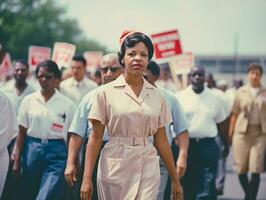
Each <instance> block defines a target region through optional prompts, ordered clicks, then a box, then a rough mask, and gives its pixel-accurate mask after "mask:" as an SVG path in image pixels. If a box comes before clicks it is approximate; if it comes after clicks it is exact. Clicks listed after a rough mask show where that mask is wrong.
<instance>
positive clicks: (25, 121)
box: [18, 97, 30, 128]
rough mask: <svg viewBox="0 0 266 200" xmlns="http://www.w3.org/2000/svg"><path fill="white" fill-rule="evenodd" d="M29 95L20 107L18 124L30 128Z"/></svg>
mask: <svg viewBox="0 0 266 200" xmlns="http://www.w3.org/2000/svg"><path fill="white" fill-rule="evenodd" d="M28 99H29V98H27V97H25V98H24V99H23V100H22V102H21V104H20V107H19V111H18V124H19V125H21V126H23V127H25V128H28V127H29V118H28V105H29V104H30V103H29V102H28Z"/></svg>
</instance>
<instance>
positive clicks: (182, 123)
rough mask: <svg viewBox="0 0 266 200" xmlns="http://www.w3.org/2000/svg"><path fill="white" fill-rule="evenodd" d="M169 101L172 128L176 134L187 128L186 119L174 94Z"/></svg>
mask: <svg viewBox="0 0 266 200" xmlns="http://www.w3.org/2000/svg"><path fill="white" fill-rule="evenodd" d="M171 102H172V110H171V114H172V117H173V129H174V132H175V133H176V134H177V135H178V134H180V133H182V132H184V131H185V130H187V129H188V121H187V118H186V116H185V113H184V111H183V109H182V107H181V105H180V103H179V101H178V100H177V98H176V97H175V96H172V98H171Z"/></svg>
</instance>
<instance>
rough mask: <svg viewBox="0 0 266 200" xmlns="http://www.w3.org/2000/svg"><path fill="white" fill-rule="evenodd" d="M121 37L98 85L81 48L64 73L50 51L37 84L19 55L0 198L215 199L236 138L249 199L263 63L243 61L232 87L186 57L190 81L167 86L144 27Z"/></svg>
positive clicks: (258, 164)
mask: <svg viewBox="0 0 266 200" xmlns="http://www.w3.org/2000/svg"><path fill="white" fill-rule="evenodd" d="M119 43H120V50H119V53H118V54H117V53H108V54H106V55H104V56H103V58H102V60H101V65H100V68H99V70H97V71H96V72H97V77H99V75H100V80H99V78H97V80H98V81H97V83H96V82H95V81H93V80H92V78H90V77H87V76H86V60H85V59H84V57H83V56H80V55H75V56H74V57H73V59H72V62H71V66H70V77H68V78H64V77H62V74H61V71H60V70H59V68H58V66H57V64H56V63H55V62H54V61H52V60H45V61H43V62H41V63H39V64H38V65H37V68H36V71H35V77H36V81H37V82H38V83H37V84H36V83H35V84H33V82H34V81H33V80H34V79H33V80H30V79H29V78H28V76H29V65H28V63H27V62H26V61H24V60H16V61H14V62H13V79H12V80H10V81H8V82H6V83H4V84H2V86H1V87H0V105H1V111H0V112H1V114H0V118H1V120H0V197H1V199H2V200H13V199H25V200H34V199H37V200H60V199H62V200H78V199H81V200H87V199H93V200H94V199H101V200H111V199H114V200H117V199H119V200H120V199H121V200H126V199H127V200H133V199H141V200H143V199H144V200H146V199H149V200H150V199H154V200H155V199H158V200H163V199H176V200H182V199H185V200H215V199H217V196H219V195H222V194H223V190H224V182H225V161H226V157H227V156H228V154H229V149H230V146H231V145H232V150H233V157H234V161H235V166H236V172H237V173H238V176H239V182H240V185H241V186H242V188H243V191H244V193H245V197H244V198H245V200H255V199H256V196H257V192H258V189H259V183H260V173H262V172H263V170H264V156H265V151H266V123H265V122H266V89H265V88H263V86H262V85H261V79H262V75H263V68H262V67H261V66H260V65H259V64H255V63H253V64H250V65H249V67H248V71H247V80H248V83H247V84H246V85H243V82H242V81H241V80H235V82H234V87H233V88H230V89H228V88H227V87H226V86H225V82H223V81H220V82H215V80H214V78H213V76H212V74H208V72H205V68H204V66H193V67H192V68H191V71H190V73H189V76H188V80H189V85H188V86H187V87H186V88H184V89H182V90H180V91H178V92H176V93H173V92H172V91H169V90H167V89H165V88H164V87H162V85H161V84H157V83H158V79H159V78H160V71H161V70H160V67H159V65H158V64H157V63H156V62H155V61H153V60H151V59H152V57H153V53H154V48H153V44H152V41H151V39H150V38H149V37H148V36H147V35H146V34H144V33H141V32H136V31H126V32H123V34H122V35H121V37H120V39H119ZM62 79H64V80H62ZM95 80H96V79H95ZM249 172H250V173H251V176H250V179H249V178H248V177H249V176H248V173H249Z"/></svg>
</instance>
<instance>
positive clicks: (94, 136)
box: [80, 120, 105, 200]
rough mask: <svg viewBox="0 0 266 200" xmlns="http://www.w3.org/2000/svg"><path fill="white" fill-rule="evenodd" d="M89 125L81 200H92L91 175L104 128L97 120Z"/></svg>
mask: <svg viewBox="0 0 266 200" xmlns="http://www.w3.org/2000/svg"><path fill="white" fill-rule="evenodd" d="M91 123H92V132H91V134H90V137H89V140H88V143H87V149H86V157H85V166H84V174H83V181H82V185H81V190H80V197H81V200H90V199H91V198H92V191H93V186H92V173H93V168H94V165H95V162H96V160H97V158H98V155H99V152H100V149H101V145H102V138H103V133H104V128H105V126H104V125H102V124H101V122H100V121H98V120H92V121H91ZM95 187H96V186H95Z"/></svg>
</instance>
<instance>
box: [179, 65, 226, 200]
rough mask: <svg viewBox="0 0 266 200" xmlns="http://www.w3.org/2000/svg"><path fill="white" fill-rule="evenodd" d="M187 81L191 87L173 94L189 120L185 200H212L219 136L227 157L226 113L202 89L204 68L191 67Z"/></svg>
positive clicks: (214, 194) (207, 92)
mask: <svg viewBox="0 0 266 200" xmlns="http://www.w3.org/2000/svg"><path fill="white" fill-rule="evenodd" d="M189 80H190V83H191V85H190V86H188V87H187V88H186V89H184V90H182V91H180V92H178V93H177V95H176V96H177V98H178V100H179V102H180V104H181V106H182V108H183V110H184V112H185V114H186V116H187V119H188V121H189V128H188V132H189V136H190V141H189V144H190V145H189V150H188V164H187V172H186V174H185V176H184V177H183V179H182V184H183V188H184V197H185V200H195V199H196V200H198V199H212V200H215V199H217V197H216V190H215V175H216V169H217V161H218V156H219V149H218V146H217V144H216V142H215V137H216V136H217V134H218V133H220V134H221V135H222V136H223V137H222V138H223V141H224V144H225V148H224V154H228V145H227V142H226V139H225V138H226V137H225V136H226V132H227V130H226V128H225V126H224V120H225V119H226V113H225V109H224V107H223V106H221V105H222V104H223V102H222V101H221V99H220V98H219V97H218V96H217V95H215V94H214V93H213V92H212V91H211V90H210V89H209V88H207V87H205V86H204V82H205V70H204V68H202V67H193V68H192V69H191V72H190V74H189ZM218 130H219V131H218ZM191 183H194V184H191Z"/></svg>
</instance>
